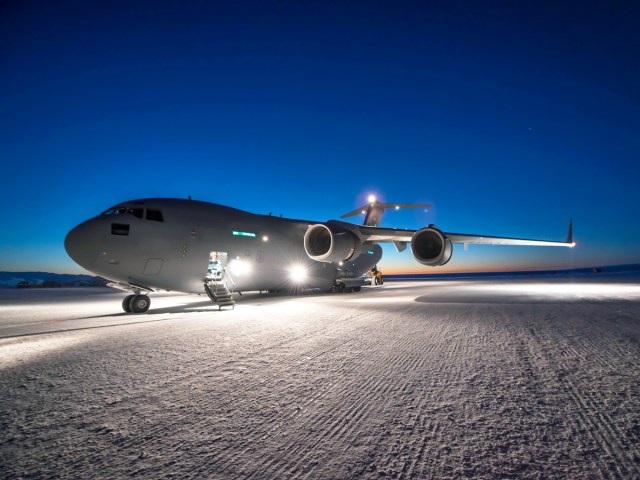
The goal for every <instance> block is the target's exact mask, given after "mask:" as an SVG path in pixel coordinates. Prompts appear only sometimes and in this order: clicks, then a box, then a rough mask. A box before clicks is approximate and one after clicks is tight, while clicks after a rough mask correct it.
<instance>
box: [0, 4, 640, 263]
mask: <svg viewBox="0 0 640 480" xmlns="http://www.w3.org/2000/svg"><path fill="white" fill-rule="evenodd" d="M97 3H98V2H84V1H83V2H42V3H39V2H28V1H27V2H22V1H14V2H11V1H10V2H3V3H2V6H0V59H1V64H0V68H1V75H0V87H1V91H2V95H0V158H1V159H2V165H3V174H2V188H1V189H0V201H1V202H2V205H3V207H4V209H3V214H2V216H0V231H1V234H2V235H1V237H2V238H1V240H0V270H49V271H59V272H75V271H80V269H79V267H76V266H75V264H73V262H72V261H71V260H70V259H68V258H67V257H66V254H65V252H64V248H63V240H64V236H65V234H66V233H67V231H68V230H70V229H71V228H72V227H73V226H74V225H76V224H78V223H80V222H81V221H83V220H85V219H87V218H88V217H90V216H92V215H95V214H98V213H100V212H101V211H103V210H105V209H107V208H108V207H110V206H112V205H115V204H117V203H119V202H121V201H123V200H127V199H133V198H142V197H153V196H161V197H186V196H187V195H191V196H193V198H195V199H199V200H205V201H211V202H214V203H222V204H227V205H231V206H234V207H237V208H242V209H245V210H249V211H252V212H256V213H268V212H270V211H271V212H274V214H279V213H283V214H284V215H285V216H290V217H294V218H309V219H313V220H327V219H330V218H336V217H338V216H339V215H340V214H342V213H344V212H346V211H349V210H351V209H353V208H354V207H356V206H358V204H361V203H362V202H363V201H364V198H365V197H366V194H367V193H369V192H371V191H373V192H375V193H377V194H378V195H379V196H381V197H383V198H384V199H387V200H388V201H392V202H395V201H398V202H421V201H428V202H430V203H432V204H433V205H434V208H432V209H431V210H430V211H428V212H424V211H417V212H416V211H407V212H389V213H388V215H387V216H386V217H385V219H384V220H385V222H384V223H386V225H388V226H396V227H407V228H419V227H421V226H423V225H426V224H428V223H436V224H437V225H438V226H439V227H441V228H442V229H443V230H445V231H447V230H448V231H454V232H460V233H479V234H489V235H492V234H493V235H507V236H527V237H539V238H548V239H558V240H562V239H563V238H564V236H565V234H566V224H567V221H568V219H569V217H573V219H574V225H575V227H574V229H575V237H576V239H577V241H578V246H577V247H576V248H575V249H573V250H567V249H552V248H530V247H524V248H519V247H490V246H476V247H473V246H472V247H470V249H469V251H467V252H464V251H463V250H462V248H456V249H455V251H454V256H453V259H452V261H451V262H450V263H449V264H448V265H447V266H446V267H445V268H443V269H442V270H443V271H444V270H457V271H461V270H462V271H464V270H478V269H489V270H495V269H520V268H546V267H552V268H553V267H558V268H559V267H572V266H589V265H600V264H614V263H631V262H640V240H639V239H640V221H639V219H640V215H639V214H638V212H637V210H638V207H639V205H640V193H639V192H640V188H639V183H640V162H639V156H638V152H640V148H639V147H640V116H639V113H640V108H639V107H640V53H639V52H640V48H638V46H639V45H640V33H639V32H640V4H638V3H637V2H584V3H583V2H568V3H566V4H565V3H558V2H549V3H548V4H546V5H545V4H544V3H543V2H497V3H493V2H443V4H442V5H437V6H432V5H424V3H426V2H415V3H414V2H363V3H360V4H358V3H356V2H328V1H319V2H237V1H234V2H229V3H222V2H204V1H203V2H162V1H153V2H148V3H139V2H104V3H105V4H104V5H102V6H96V4H97ZM344 3H347V4H348V5H344ZM382 267H383V270H386V271H387V272H391V271H394V270H396V271H397V270H406V271H424V272H434V273H435V272H436V271H437V270H434V269H430V268H428V267H422V266H419V265H418V264H416V263H414V262H413V260H412V258H411V254H410V252H408V251H407V252H405V253H404V254H402V255H398V254H396V253H395V252H394V249H393V247H385V258H384V259H383V262H382Z"/></svg>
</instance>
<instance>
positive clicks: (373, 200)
mask: <svg viewBox="0 0 640 480" xmlns="http://www.w3.org/2000/svg"><path fill="white" fill-rule="evenodd" d="M368 200H369V203H374V202H375V201H376V196H375V195H369V198H368Z"/></svg>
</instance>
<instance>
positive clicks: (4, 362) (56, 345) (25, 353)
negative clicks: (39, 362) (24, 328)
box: [0, 336, 84, 370]
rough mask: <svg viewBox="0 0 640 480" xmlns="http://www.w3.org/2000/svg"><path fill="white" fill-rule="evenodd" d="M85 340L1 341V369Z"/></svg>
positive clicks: (56, 338)
mask: <svg viewBox="0 0 640 480" xmlns="http://www.w3.org/2000/svg"><path fill="white" fill-rule="evenodd" d="M83 341H84V340H83V339H81V338H79V337H69V336H65V337H51V338H33V339H31V338H28V339H25V338H21V339H19V340H2V342H1V343H0V370H2V369H5V368H9V367H13V366H15V365H18V364H21V363H23V362H27V361H31V360H35V359H37V358H38V357H43V356H45V355H47V354H49V353H51V352H54V351H61V350H66V349H69V348H71V347H73V346H74V345H77V344H79V343H82V342H83Z"/></svg>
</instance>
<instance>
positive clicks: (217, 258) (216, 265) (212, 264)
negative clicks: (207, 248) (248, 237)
mask: <svg viewBox="0 0 640 480" xmlns="http://www.w3.org/2000/svg"><path fill="white" fill-rule="evenodd" d="M228 257H229V255H228V253H227V252H210V253H209V265H208V267H207V277H206V278H207V279H208V280H221V279H222V277H223V274H224V270H225V268H227V261H228Z"/></svg>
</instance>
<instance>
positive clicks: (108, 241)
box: [65, 199, 379, 293]
mask: <svg viewBox="0 0 640 480" xmlns="http://www.w3.org/2000/svg"><path fill="white" fill-rule="evenodd" d="M313 223H316V222H309V221H304V220H292V219H287V218H280V217H273V216H271V215H257V214H253V213H249V212H245V211H242V210H238V209H234V208H230V207H226V206H222V205H216V204H211V203H206V202H200V201H196V200H182V199H145V200H135V201H131V202H124V203H122V204H120V206H119V207H114V208H113V209H110V210H108V211H107V212H105V213H103V214H101V215H99V216H97V217H95V218H92V219H90V220H88V221H86V222H84V223H82V224H80V225H78V226H77V227H76V228H74V229H73V230H72V231H71V232H70V233H69V234H68V236H67V238H66V240H65V247H66V249H67V252H68V253H69V255H70V256H71V257H72V258H73V259H74V260H75V261H76V262H77V263H78V264H79V265H81V266H82V267H84V268H85V269H87V270H89V271H91V272H93V273H95V274H97V275H100V276H102V277H104V278H107V279H109V280H112V281H116V282H120V283H123V284H130V285H139V286H142V287H145V288H149V289H154V290H177V291H183V292H190V293H202V291H203V283H204V279H205V276H206V275H207V266H208V263H209V259H210V255H211V252H224V253H225V254H226V258H228V263H229V265H228V266H229V270H230V272H231V276H232V279H233V282H234V289H235V290H236V291H249V290H279V289H284V288H287V286H288V285H289V284H290V274H291V269H292V268H294V267H296V266H304V267H305V268H306V271H307V275H308V277H307V281H306V283H307V285H308V286H310V287H315V288H331V287H332V286H333V284H334V281H335V279H336V276H337V268H336V265H333V264H331V263H323V262H317V261H314V260H312V259H310V258H309V257H308V255H307V254H306V253H305V250H304V246H303V244H304V242H303V239H304V234H305V232H306V231H307V228H308V227H309V225H311V224H313ZM378 248H379V246H378ZM376 257H377V255H376ZM371 260H372V261H373V263H371V265H373V264H375V262H376V261H377V260H379V257H378V258H375V259H374V258H373V257H372V259H371ZM234 262H236V263H237V264H242V268H239V269H238V271H237V272H235V273H233V264H234ZM371 265H369V266H367V267H364V270H363V271H366V269H368V268H370V266H371Z"/></svg>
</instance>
